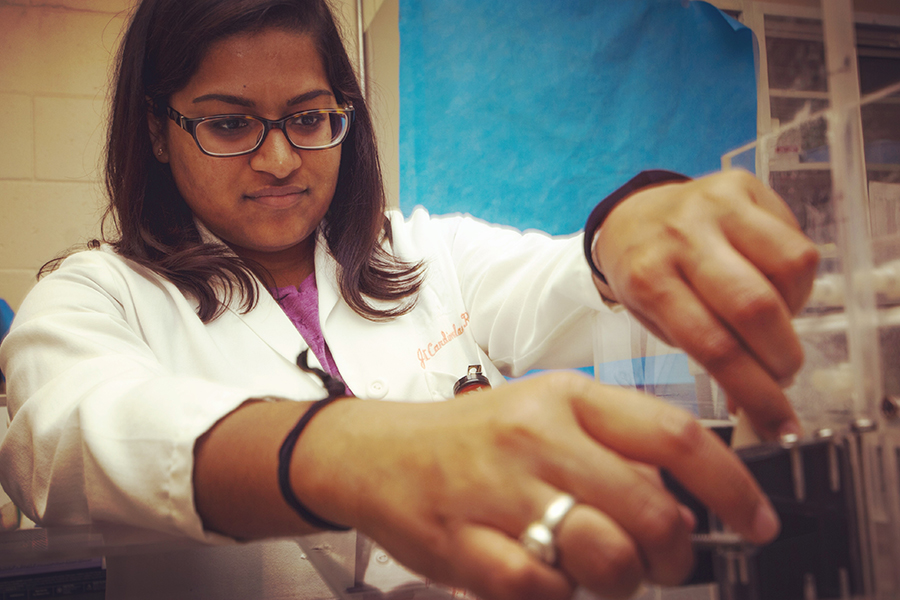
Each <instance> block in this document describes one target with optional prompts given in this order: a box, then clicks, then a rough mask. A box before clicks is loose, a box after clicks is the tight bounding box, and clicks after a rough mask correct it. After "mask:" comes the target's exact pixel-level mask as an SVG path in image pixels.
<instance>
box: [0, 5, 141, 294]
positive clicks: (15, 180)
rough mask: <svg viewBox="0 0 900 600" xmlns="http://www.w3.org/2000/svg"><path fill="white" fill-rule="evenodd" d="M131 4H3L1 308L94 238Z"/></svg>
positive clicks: (0, 36) (0, 15) (0, 23)
mask: <svg viewBox="0 0 900 600" xmlns="http://www.w3.org/2000/svg"><path fill="white" fill-rule="evenodd" d="M129 5H130V2H129V1H128V0H54V2H52V3H49V2H44V1H42V0H0V298H3V299H5V300H6V301H7V302H9V303H10V305H11V306H12V307H13V309H14V310H15V309H17V308H18V306H19V304H20V303H21V301H22V298H23V297H24V296H25V294H26V293H27V292H28V290H29V289H30V288H31V286H32V285H33V284H34V281H35V274H36V273H37V270H38V269H39V268H40V266H41V265H42V264H43V263H44V262H46V261H47V260H49V259H51V258H53V257H54V256H56V255H57V254H58V253H60V252H61V251H63V250H65V249H66V248H67V247H69V246H72V245H75V244H80V243H84V242H85V241H87V240H88V239H89V238H90V237H93V236H96V235H98V234H99V220H100V216H101V213H102V206H103V194H102V191H101V184H100V168H99V162H100V154H101V151H102V146H103V137H104V127H105V117H104V115H105V111H106V95H107V90H108V81H109V70H110V68H111V65H112V58H113V56H114V54H115V48H116V44H117V41H118V39H119V36H120V34H121V30H122V27H123V25H124V22H125V16H126V11H127V9H128V7H129Z"/></svg>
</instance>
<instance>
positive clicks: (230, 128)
mask: <svg viewBox="0 0 900 600" xmlns="http://www.w3.org/2000/svg"><path fill="white" fill-rule="evenodd" d="M249 125H250V124H249V123H248V122H247V119H241V118H238V117H233V118H232V117H230V118H226V119H214V120H212V121H207V126H208V127H209V128H210V130H211V131H212V132H214V133H215V134H217V135H233V134H235V133H240V132H241V130H243V129H246V128H247V127H249Z"/></svg>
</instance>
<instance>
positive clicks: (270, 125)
mask: <svg viewBox="0 0 900 600" xmlns="http://www.w3.org/2000/svg"><path fill="white" fill-rule="evenodd" d="M323 113H324V114H338V115H343V116H344V117H346V119H347V126H346V127H345V128H344V131H343V133H342V134H341V135H339V136H338V137H337V138H335V139H334V140H332V141H331V143H329V144H327V145H325V146H301V145H299V144H295V143H294V141H293V140H292V139H291V136H290V135H288V132H287V129H285V124H286V123H287V122H288V121H290V120H291V119H296V118H297V117H299V116H302V115H308V114H323ZM166 115H168V117H169V118H170V119H172V120H173V121H174V122H175V124H176V125H178V126H179V127H181V128H182V129H184V130H185V131H187V132H188V133H189V134H191V137H193V138H194V142H195V143H196V144H197V147H198V148H200V152H202V153H203V154H206V155H207V156H214V157H217V158H230V157H232V156H244V155H245V154H252V153H253V152H256V151H257V150H259V148H260V146H262V145H263V143H265V141H266V137H267V136H268V135H269V131H271V130H272V129H280V130H281V133H283V134H284V138H285V139H286V140H287V141H288V143H289V144H290V145H291V146H292V147H294V148H296V149H298V150H327V149H329V148H334V147H335V146H337V145H339V144H341V143H343V141H344V140H345V139H347V134H348V133H350V126H351V125H353V119H354V116H355V113H354V111H353V105H352V104H347V105H346V106H344V107H342V108H314V109H311V110H301V111H300V112H296V113H294V114H291V115H287V116H286V117H283V118H281V119H276V120H274V121H271V120H269V119H264V118H263V117H257V116H256V115H241V114H227V115H210V116H208V117H195V118H190V117H185V116H184V115H183V114H181V113H180V112H178V111H177V110H175V109H174V108H172V107H171V106H166ZM223 118H225V119H227V118H239V119H251V120H253V121H258V122H260V123H262V124H263V133H262V135H261V136H260V138H259V141H258V142H257V143H256V145H255V146H254V147H253V148H251V149H250V150H242V151H240V152H233V153H227V154H219V153H215V152H210V151H209V150H206V149H205V148H204V147H203V146H202V145H201V144H200V140H199V139H197V125H198V124H200V123H202V122H203V121H210V120H212V119H223Z"/></svg>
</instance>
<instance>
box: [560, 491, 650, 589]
mask: <svg viewBox="0 0 900 600" xmlns="http://www.w3.org/2000/svg"><path fill="white" fill-rule="evenodd" d="M556 540H557V544H558V547H559V565H560V567H561V568H562V570H563V571H565V572H566V573H568V574H569V575H570V576H571V577H572V578H573V579H575V580H576V581H577V582H578V583H579V584H581V585H582V586H584V587H585V588H587V589H588V590H590V591H592V592H594V593H595V594H598V595H600V596H602V597H604V598H625V597H628V596H630V595H632V594H633V593H634V592H635V591H636V590H637V589H638V587H639V586H640V584H641V582H642V581H643V580H644V577H645V572H644V565H643V562H642V559H641V555H640V551H639V549H638V547H637V546H636V545H635V543H634V541H633V540H632V539H631V537H630V536H629V535H628V534H627V533H626V532H625V531H624V530H623V529H622V528H621V527H619V525H618V524H616V522H615V521H613V520H611V519H610V518H609V517H607V516H606V515H604V514H603V513H602V512H600V511H598V510H596V509H594V508H593V507H590V506H587V505H583V504H582V505H578V506H576V507H575V508H573V509H572V510H571V512H569V514H568V515H567V516H566V518H565V520H564V521H563V522H562V523H561V524H560V527H559V530H558V533H557V536H556Z"/></svg>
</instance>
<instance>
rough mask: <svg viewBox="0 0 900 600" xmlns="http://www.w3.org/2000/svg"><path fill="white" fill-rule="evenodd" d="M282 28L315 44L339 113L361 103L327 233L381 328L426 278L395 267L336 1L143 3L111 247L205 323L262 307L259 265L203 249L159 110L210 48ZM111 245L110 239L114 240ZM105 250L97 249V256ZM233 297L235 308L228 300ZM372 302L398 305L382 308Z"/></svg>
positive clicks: (113, 148) (126, 59)
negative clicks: (161, 145) (158, 133)
mask: <svg viewBox="0 0 900 600" xmlns="http://www.w3.org/2000/svg"><path fill="white" fill-rule="evenodd" d="M267 28H279V29H286V30H290V31H295V32H298V33H303V34H308V35H310V36H311V37H312V39H313V40H314V43H315V45H316V48H317V49H318V52H319V54H320V56H321V58H322V62H323V64H324V66H325V72H326V74H327V76H328V80H329V82H330V84H331V86H332V89H333V91H334V94H335V97H336V98H337V100H338V101H339V102H351V103H352V104H353V107H354V109H355V120H354V123H353V125H352V126H351V128H350V132H349V134H348V136H347V138H346V140H345V141H344V142H343V145H342V149H341V166H340V171H339V174H338V182H337V188H336V190H335V194H334V199H333V200H332V203H331V206H330V208H329V210H328V212H327V214H326V215H325V219H324V223H323V232H324V237H325V240H326V242H327V244H328V251H329V252H330V253H331V254H332V256H333V257H334V258H335V259H336V261H337V263H338V265H339V269H338V281H339V285H340V289H341V293H342V295H343V297H344V299H345V300H346V302H347V303H348V304H349V305H350V306H351V307H352V308H353V309H354V310H355V311H356V312H357V313H359V314H361V315H363V316H364V317H366V318H369V319H372V320H380V319H387V318H391V317H394V316H397V315H400V314H403V313H405V312H408V311H409V310H410V309H411V308H412V306H413V304H414V302H415V297H416V293H417V291H418V289H419V287H420V285H421V280H422V273H423V269H424V266H423V265H422V264H420V263H419V264H414V263H407V262H403V261H401V260H399V259H398V258H396V257H395V256H394V255H393V254H392V253H391V252H390V251H389V250H386V249H385V248H386V247H389V242H390V228H389V224H388V223H387V221H386V219H385V217H384V209H385V198H384V187H383V183H382V178H381V169H380V166H379V162H378V154H377V150H376V146H375V135H374V132H373V129H372V122H371V118H370V114H369V110H368V107H367V105H366V101H365V98H364V97H363V95H362V93H361V91H360V87H359V83H358V82H357V80H356V75H355V74H354V72H353V67H352V65H351V63H350V59H349V58H348V56H347V52H346V50H345V49H344V46H343V43H342V41H341V37H340V33H339V30H338V28H337V25H336V23H335V21H334V18H333V16H332V12H331V10H330V7H329V6H328V4H327V3H326V0H143V1H142V2H141V3H140V5H139V6H138V7H137V9H136V11H135V13H134V16H133V18H132V19H131V23H130V25H129V27H128V30H127V32H126V34H125V37H124V40H123V43H122V46H121V49H120V51H119V56H118V62H117V65H116V76H115V93H114V97H113V105H112V111H111V119H110V125H109V131H108V137H107V148H106V188H107V192H108V195H109V207H108V208H107V212H106V215H105V217H104V219H105V220H106V219H108V218H112V219H113V222H114V224H115V226H116V229H117V232H118V235H117V236H116V238H115V239H113V240H111V241H110V243H111V244H112V246H113V247H114V248H115V250H116V251H117V252H118V253H119V254H120V255H122V256H124V257H126V258H129V259H131V260H133V261H135V262H137V263H139V264H141V265H144V266H146V267H148V268H150V269H152V270H153V271H155V272H157V273H159V274H160V275H162V276H163V277H165V278H166V279H168V280H170V281H172V282H173V283H174V284H175V285H176V286H178V288H179V289H181V290H182V292H184V293H185V294H188V295H190V296H192V297H194V298H196V299H197V301H198V302H199V309H198V314H199V316H200V318H201V319H203V320H204V321H209V320H212V319H214V318H215V317H216V316H218V315H219V314H220V313H221V311H222V308H223V305H222V302H226V303H227V302H229V301H230V300H231V298H232V297H234V296H235V295H236V294H239V295H240V296H239V297H240V298H242V300H243V308H244V310H249V309H251V308H252V307H253V306H254V305H255V304H256V301H257V297H258V294H259V293H260V291H259V289H258V283H257V281H258V280H262V281H264V282H267V283H268V282H270V281H271V278H270V277H268V274H267V273H265V272H264V270H263V269H262V268H261V267H260V266H259V265H256V264H252V263H250V262H249V261H245V260H242V259H240V258H238V257H236V256H234V255H233V254H231V253H230V252H227V250H226V249H224V248H223V247H222V246H218V245H211V244H204V243H202V242H201V239H200V234H199V232H198V231H197V229H196V227H195V225H194V221H193V217H192V214H191V211H190V209H189V208H188V206H187V204H186V203H185V201H184V199H183V198H182V197H181V194H180V193H179V192H178V189H177V188H176V186H175V181H174V179H173V177H172V174H171V171H170V169H169V166H168V165H166V164H162V163H160V162H158V161H157V160H156V159H155V158H154V156H153V149H152V140H151V136H150V130H149V127H148V109H150V107H154V110H158V107H165V106H166V105H167V104H168V100H169V97H170V96H171V95H172V94H173V93H175V92H177V91H178V90H180V89H182V88H183V87H184V86H185V85H187V83H188V81H189V80H190V79H191V77H193V75H194V73H195V72H196V71H197V68H198V67H199V65H200V62H201V60H202V59H203V57H204V54H205V53H206V51H207V50H208V48H209V47H210V45H211V44H213V43H214V42H216V41H218V40H221V39H223V38H225V37H228V36H231V35H235V34H238V33H244V32H254V31H260V30H263V29H267ZM104 237H106V236H105V235H104ZM94 245H96V243H95V244H94ZM223 294H224V297H223ZM370 299H376V300H380V301H389V302H391V303H392V307H389V308H387V309H381V308H376V307H375V306H373V304H372V303H371V302H370Z"/></svg>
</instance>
